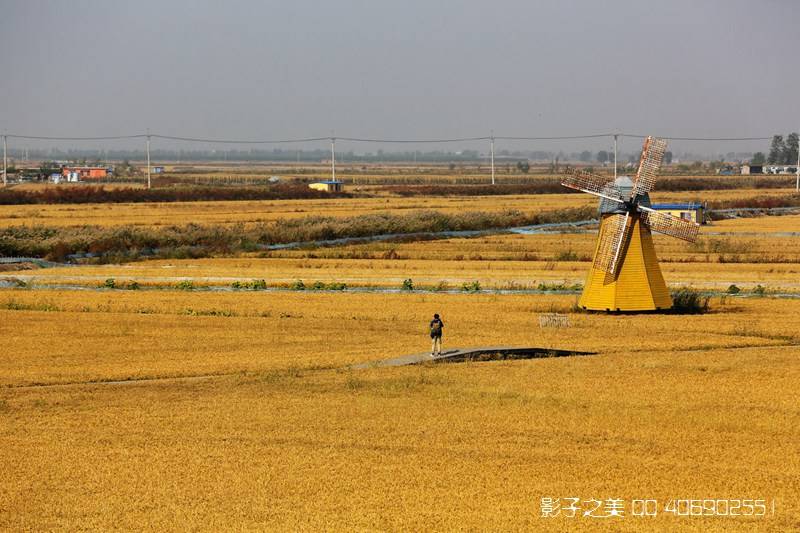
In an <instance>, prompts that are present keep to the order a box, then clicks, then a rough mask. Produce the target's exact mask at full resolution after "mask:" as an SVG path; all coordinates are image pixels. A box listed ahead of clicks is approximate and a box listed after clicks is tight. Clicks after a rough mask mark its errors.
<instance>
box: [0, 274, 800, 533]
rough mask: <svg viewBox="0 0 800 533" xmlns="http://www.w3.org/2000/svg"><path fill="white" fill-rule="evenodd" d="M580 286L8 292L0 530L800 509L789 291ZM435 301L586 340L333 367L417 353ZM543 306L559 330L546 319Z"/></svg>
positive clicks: (796, 352) (468, 332)
mask: <svg viewBox="0 0 800 533" xmlns="http://www.w3.org/2000/svg"><path fill="white" fill-rule="evenodd" d="M573 301H574V298H573V297H570V296H530V295H480V294H478V295H436V296H432V295H422V294H394V295H385V294H338V293H334V294H331V293H316V294H299V293H281V294H270V293H237V294H214V293H189V292H185V291H159V292H127V291H126V292H116V293H113V294H109V293H91V292H90V293H80V294H78V295H76V293H75V292H74V291H53V292H51V291H46V292H44V291H25V290H4V291H2V292H0V309H2V310H0V332H2V337H3V339H5V341H6V343H7V345H10V346H13V347H14V356H13V358H12V357H5V358H3V359H2V372H0V375H2V376H3V378H2V383H1V384H0V406H2V408H1V409H0V419H2V420H3V423H2V424H1V425H0V428H2V429H0V438H1V439H2V445H3V449H4V450H5V453H4V454H3V455H2V458H1V459H0V462H2V469H3V471H4V472H6V473H7V474H6V475H5V476H4V477H3V479H2V481H0V495H2V499H3V501H4V502H5V504H4V505H3V507H2V508H0V525H2V526H3V527H4V528H6V529H24V528H33V529H59V528H70V529H72V528H76V527H81V528H92V529H109V528H122V529H142V528H145V529H164V528H168V529H186V528H201V529H220V528H222V529H224V528H227V527H230V526H231V524H236V527H237V528H242V529H251V528H267V529H284V530H285V529H326V528H334V529H406V528H411V529H460V528H464V527H466V528H470V529H506V530H508V529H515V530H518V529H540V528H543V527H545V526H549V523H548V522H543V519H542V518H540V514H539V505H540V501H541V498H543V497H547V496H553V497H559V496H560V497H568V495H574V496H581V497H584V498H590V497H597V498H611V497H614V498H625V499H627V500H630V499H634V498H657V499H664V500H666V499H669V498H736V497H741V498H766V499H768V500H769V501H772V500H773V499H774V500H775V502H776V504H775V505H776V512H775V515H774V516H772V515H770V516H768V517H765V518H759V519H756V518H744V517H740V518H732V517H728V518H724V517H714V518H692V519H691V520H689V519H688V518H680V517H674V516H672V517H671V516H668V515H664V516H660V517H658V518H655V519H652V518H637V519H632V518H629V519H627V520H625V521H624V522H616V523H614V524H608V527H609V528H610V529H613V530H617V531H618V530H621V529H622V530H631V531H634V530H641V529H642V528H643V527H647V528H651V527H659V528H661V529H672V530H674V529H676V528H686V529H691V528H694V529H697V530H709V529H721V528H726V529H731V528H733V529H741V530H751V529H753V528H768V529H773V530H789V529H793V528H796V527H798V526H800V523H798V521H797V518H796V516H797V512H798V510H799V509H798V507H797V502H796V499H795V496H796V495H797V494H798V491H800V485H798V481H797V480H798V479H800V463H798V461H797V455H796V454H795V453H794V449H795V447H796V441H797V438H798V433H797V427H798V423H800V408H799V407H798V406H800V397H798V389H797V387H796V384H797V382H798V379H800V373H799V372H798V365H797V358H798V356H800V347H798V344H799V343H800V338H798V337H797V336H796V332H797V331H800V322H798V319H797V317H798V316H800V307H798V306H800V302H797V301H784V300H774V299H769V298H763V299H728V301H727V302H725V303H722V302H720V301H718V300H717V301H714V302H712V308H713V309H714V311H713V312H712V313H709V314H706V315H702V316H697V317H694V318H692V319H691V320H687V319H686V317H685V316H681V315H674V316H655V315H638V316H623V317H619V316H613V315H592V314H582V313H578V314H576V313H572V312H570V311H569V310H570V308H571V305H572V303H573ZM434 311H438V312H440V313H441V314H442V316H443V317H444V318H445V320H446V321H447V335H446V340H445V342H446V343H447V344H448V345H450V346H455V345H459V346H470V345H477V344H492V343H494V344H513V345H533V346H545V347H546V346H550V347H559V348H568V349H583V350H591V351H594V352H597V354H596V355H594V356H588V357H577V358H569V357H566V358H558V359H542V360H527V361H514V362H491V363H466V364H452V365H428V366H418V367H401V368H383V369H378V368H375V369H367V370H360V371H354V370H349V369H348V365H349V364H351V363H356V362H364V361H371V360H379V359H383V358H387V357H390V356H395V355H401V354H403V353H412V352H415V351H417V352H418V351H422V350H424V349H425V348H426V346H427V340H426V335H425V319H426V317H428V316H429V315H430V314H431V313H432V312H434ZM550 311H561V312H566V313H567V314H568V316H569V318H570V325H569V327H560V328H540V327H539V325H538V323H537V316H538V315H539V314H540V313H543V312H550ZM778 317H780V318H778ZM620 339H629V340H630V342H624V343H621V342H620ZM645 520H646V521H647V522H643V521H645ZM645 524H646V525H645ZM580 525H583V526H585V527H589V526H591V528H592V529H595V530H596V529H598V528H600V529H603V526H604V524H597V523H596V521H595V522H584V523H583V524H580V523H578V524H576V526H580Z"/></svg>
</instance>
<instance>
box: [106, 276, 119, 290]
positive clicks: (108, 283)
mask: <svg viewBox="0 0 800 533" xmlns="http://www.w3.org/2000/svg"><path fill="white" fill-rule="evenodd" d="M103 287H105V288H106V289H116V288H117V282H116V281H114V278H108V279H107V280H105V281H104V282H103Z"/></svg>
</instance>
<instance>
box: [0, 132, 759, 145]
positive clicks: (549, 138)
mask: <svg viewBox="0 0 800 533" xmlns="http://www.w3.org/2000/svg"><path fill="white" fill-rule="evenodd" d="M615 136H617V137H628V138H635V139H644V138H645V137H647V135H639V134H634V133H595V134H589V135H546V136H511V135H493V136H476V137H454V138H444V139H382V138H368V137H333V136H328V137H304V138H296V139H265V140H261V139H255V140H254V139H209V138H203V137H183V136H178V135H162V134H157V133H151V134H147V133H138V134H131V135H106V136H95V137H68V136H42V135H22V134H16V133H9V134H6V135H5V137H7V138H11V139H28V140H42V141H114V140H125V139H145V138H147V137H150V138H154V139H165V140H171V141H184V142H202V143H208V144H293V143H305V142H319V141H328V140H330V139H332V138H335V139H337V140H340V141H348V142H356V143H385V144H413V143H417V144H437V143H439V144H442V143H457V142H472V141H490V140H492V139H495V140H502V141H563V140H579V139H598V138H605V137H608V138H613V137H615ZM660 138H661V139H664V140H667V141H699V142H703V141H712V142H713V141H717V142H736V141H768V140H770V139H772V136H761V137H660Z"/></svg>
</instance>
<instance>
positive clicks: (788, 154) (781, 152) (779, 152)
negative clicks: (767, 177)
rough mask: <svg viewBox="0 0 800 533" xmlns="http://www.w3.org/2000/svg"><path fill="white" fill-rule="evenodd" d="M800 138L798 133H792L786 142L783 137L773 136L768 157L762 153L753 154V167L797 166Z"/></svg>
mask: <svg viewBox="0 0 800 533" xmlns="http://www.w3.org/2000/svg"><path fill="white" fill-rule="evenodd" d="M798 141H800V136H799V135H798V134H797V133H790V134H789V135H787V136H786V140H784V138H783V135H773V137H772V143H770V146H769V155H767V156H766V157H765V156H764V154H763V153H762V152H756V153H755V154H753V159H752V160H751V161H750V162H751V163H752V164H753V165H763V164H764V163H767V164H769V165H795V164H797V150H798V144H799V143H798Z"/></svg>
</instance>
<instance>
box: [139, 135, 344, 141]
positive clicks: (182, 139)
mask: <svg viewBox="0 0 800 533" xmlns="http://www.w3.org/2000/svg"><path fill="white" fill-rule="evenodd" d="M150 136H151V137H154V138H157V139H169V140H171V141H187V142H202V143H210V144H290V143H303V142H314V141H328V140H330V139H331V137H308V138H305V139H279V140H248V141H244V140H232V139H203V138H199V137H178V136H174V135H157V134H155V133H154V134H151V135H150ZM340 138H341V137H337V139H340Z"/></svg>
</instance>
